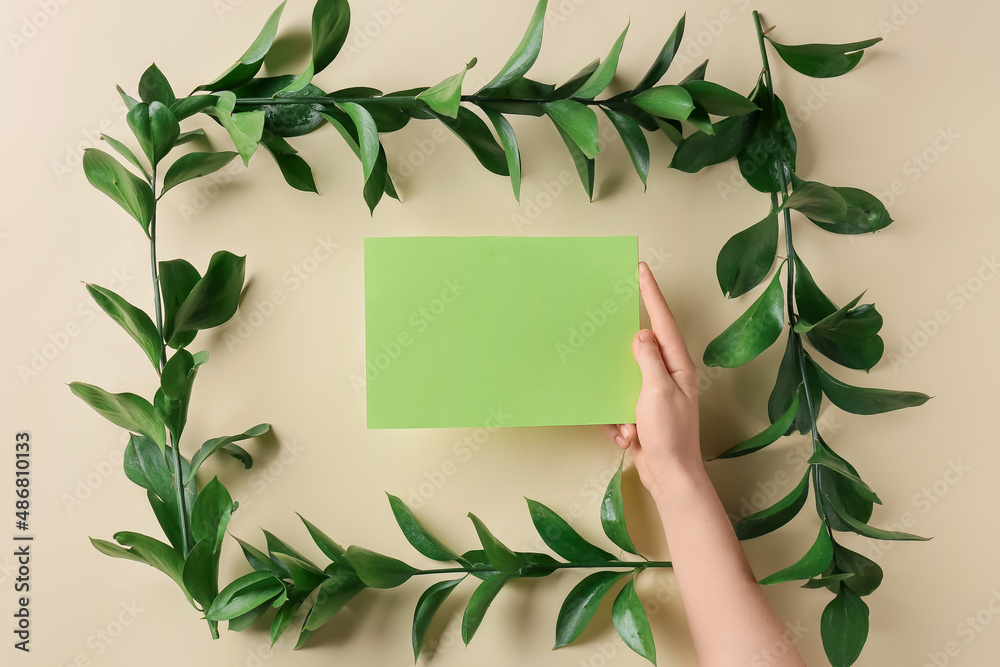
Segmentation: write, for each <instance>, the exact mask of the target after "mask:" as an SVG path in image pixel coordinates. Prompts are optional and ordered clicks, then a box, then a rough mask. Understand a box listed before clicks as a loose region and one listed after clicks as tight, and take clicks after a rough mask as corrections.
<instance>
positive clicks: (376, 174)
mask: <svg viewBox="0 0 1000 667" xmlns="http://www.w3.org/2000/svg"><path fill="white" fill-rule="evenodd" d="M391 185H392V180H391V179H390V178H389V160H388V158H386V156H385V147H384V146H382V145H381V144H379V149H378V159H376V161H375V168H374V169H373V170H372V175H371V178H369V179H368V181H367V182H366V183H365V187H364V189H363V190H362V193H363V195H364V198H365V203H366V204H367V205H368V212H369V214H371V215H374V214H375V207H376V206H378V203H379V202H380V201H382V195H383V194H385V193H387V192H390V189H391ZM393 192H395V191H394V190H393ZM390 196H391V195H390Z"/></svg>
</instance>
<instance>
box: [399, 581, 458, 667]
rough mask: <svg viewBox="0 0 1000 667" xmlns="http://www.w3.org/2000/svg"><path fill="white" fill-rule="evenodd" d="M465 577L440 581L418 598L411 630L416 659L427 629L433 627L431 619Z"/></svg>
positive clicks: (414, 657)
mask: <svg viewBox="0 0 1000 667" xmlns="http://www.w3.org/2000/svg"><path fill="white" fill-rule="evenodd" d="M464 579H465V577H462V578H460V579H451V580H449V581H439V582H437V583H436V584H434V585H433V586H431V587H430V588H428V589H427V590H426V591H424V592H423V594H422V595H421V596H420V599H419V600H417V607H416V609H415V610H414V611H413V630H412V632H411V638H410V639H411V642H412V644H413V659H414V661H416V659H417V658H419V657H420V647H421V646H423V644H424V639H425V638H426V637H427V631H428V630H429V629H430V627H431V620H432V619H433V618H434V614H435V613H437V610H438V609H440V608H441V605H442V604H443V603H444V601H445V600H446V599H447V598H448V596H449V595H450V594H451V592H452V591H453V590H454V589H455V586H457V585H458V584H460V583H461V582H462V581H463V580H464Z"/></svg>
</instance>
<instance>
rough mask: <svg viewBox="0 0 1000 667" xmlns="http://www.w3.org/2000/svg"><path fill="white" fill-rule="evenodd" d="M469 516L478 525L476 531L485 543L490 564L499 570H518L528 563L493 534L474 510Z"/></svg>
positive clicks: (484, 546) (484, 548) (484, 547)
mask: <svg viewBox="0 0 1000 667" xmlns="http://www.w3.org/2000/svg"><path fill="white" fill-rule="evenodd" d="M469 518H470V519H472V523H473V525H475V527H476V533H477V534H478V535H479V542H480V543H481V544H482V545H483V551H485V552H486V560H487V561H489V563H490V565H492V566H493V567H495V568H496V569H497V571H498V572H506V573H509V572H517V571H518V570H520V569H521V568H522V567H524V566H525V565H527V562H526V561H525V560H524V558H522V557H520V556H519V555H517V554H515V553H514V552H513V551H511V550H510V549H509V548H507V546H506V545H504V544H503V543H502V542H501V541H500V540H498V539H497V538H496V537H494V536H493V533H491V532H490V530H489V528H487V527H486V524H484V523H483V522H482V521H480V519H479V517H477V516H476V515H475V514H473V513H472V512H469Z"/></svg>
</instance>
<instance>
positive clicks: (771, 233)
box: [715, 212, 778, 298]
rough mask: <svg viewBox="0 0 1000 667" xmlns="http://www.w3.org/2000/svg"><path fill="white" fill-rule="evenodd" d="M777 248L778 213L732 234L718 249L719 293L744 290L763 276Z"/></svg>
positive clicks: (770, 264) (737, 293) (745, 291)
mask: <svg viewBox="0 0 1000 667" xmlns="http://www.w3.org/2000/svg"><path fill="white" fill-rule="evenodd" d="M777 252H778V214H777V213H776V212H771V213H769V214H768V215H767V217H765V218H764V219H763V220H761V221H760V222H758V223H756V224H754V225H752V226H750V227H748V228H747V229H744V230H743V231H742V232H739V233H738V234H735V235H734V236H733V237H732V238H731V239H729V240H728V241H726V244H725V245H724V246H722V250H720V251H719V259H718V261H717V262H716V264H715V272H716V275H717V276H718V278H719V287H721V288H722V293H723V294H725V295H726V296H728V297H730V298H733V297H737V296H741V295H743V294H746V293H747V292H749V291H750V290H752V289H753V288H754V287H756V286H757V285H759V284H760V283H761V281H762V280H764V278H766V277H767V274H768V272H769V271H770V270H771V266H772V265H773V264H774V257H775V255H776V254H777Z"/></svg>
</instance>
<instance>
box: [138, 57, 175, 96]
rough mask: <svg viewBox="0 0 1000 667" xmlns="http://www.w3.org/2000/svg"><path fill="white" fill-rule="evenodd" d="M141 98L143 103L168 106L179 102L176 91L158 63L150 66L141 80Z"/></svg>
mask: <svg viewBox="0 0 1000 667" xmlns="http://www.w3.org/2000/svg"><path fill="white" fill-rule="evenodd" d="M139 98H140V99H141V100H142V101H143V102H147V103H149V102H160V103H162V104H166V105H167V106H170V105H171V104H173V103H174V102H176V101H177V97H176V96H175V95H174V89H173V88H171V87H170V82H169V81H167V77H165V76H163V72H161V71H160V68H158V67H157V66H156V63H153V64H152V65H150V66H149V67H148V68H147V69H146V71H145V72H143V73H142V76H141V77H140V78H139Z"/></svg>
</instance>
